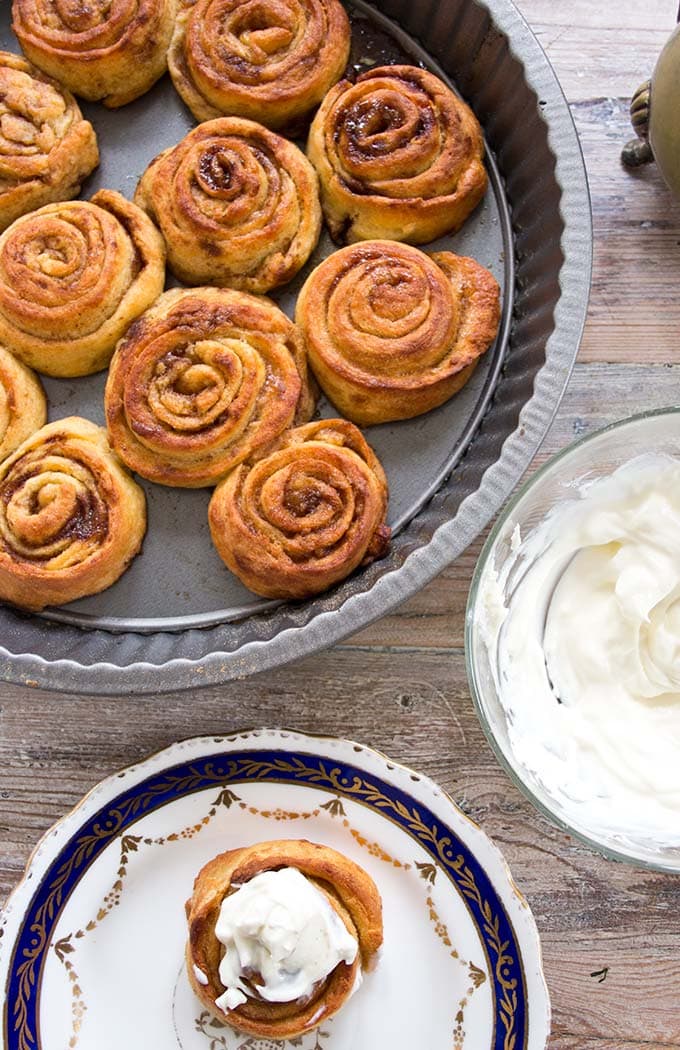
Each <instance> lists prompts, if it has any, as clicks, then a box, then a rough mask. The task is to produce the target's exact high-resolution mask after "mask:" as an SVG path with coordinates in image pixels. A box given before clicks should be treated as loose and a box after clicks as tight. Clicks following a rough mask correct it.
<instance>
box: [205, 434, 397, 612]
mask: <svg viewBox="0 0 680 1050" xmlns="http://www.w3.org/2000/svg"><path fill="white" fill-rule="evenodd" d="M386 509H387V481H386V479H385V474H384V472H383V469H382V467H381V465H380V463H379V461H378V459H377V457H376V456H375V453H374V452H373V451H372V449H371V448H370V447H369V446H368V445H367V444H366V442H365V441H364V439H363V437H362V436H361V432H360V431H359V430H357V428H356V427H355V426H353V424H352V423H348V422H347V420H345V419H322V420H319V421H318V422H315V423H307V424H306V425H305V426H301V427H296V428H295V429H293V430H290V431H288V432H287V433H286V434H284V435H283V436H282V437H281V438H280V439H279V440H278V441H277V442H276V444H275V445H274V446H273V447H272V448H271V449H269V450H266V451H265V452H263V453H262V454H261V456H260V457H259V458H256V457H252V458H251V459H250V460H249V461H248V462H247V463H242V464H241V465H240V466H238V467H237V468H236V469H235V470H234V471H232V472H231V474H229V475H228V476H227V477H226V478H225V479H224V481H222V482H220V484H219V485H218V486H217V488H216V489H215V491H214V493H213V496H212V499H211V500H210V507H209V511H208V515H209V521H210V532H211V535H212V539H213V543H214V544H215V546H216V548H217V551H218V554H219V555H220V557H221V558H222V560H223V561H224V563H225V565H226V566H227V567H228V568H229V569H231V571H232V572H233V573H234V574H235V575H236V576H238V578H239V579H240V580H241V581H242V582H243V583H245V585H246V587H249V588H250V590H251V591H255V593H256V594H261V595H263V596H264V597H265V598H307V597H309V596H310V595H312V594H318V593H319V592H321V591H325V590H327V589H328V588H329V587H331V586H332V585H333V584H334V583H337V582H338V581H339V580H343V579H344V578H345V577H346V576H348V575H349V574H350V573H351V572H353V570H354V569H356V568H357V566H358V565H361V564H367V563H368V562H370V561H373V560H374V559H375V558H381V557H383V556H384V555H385V554H386V552H387V546H388V542H389V536H390V530H389V528H388V527H387V526H386V525H385V512H386Z"/></svg>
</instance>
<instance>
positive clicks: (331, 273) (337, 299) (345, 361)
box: [296, 241, 500, 425]
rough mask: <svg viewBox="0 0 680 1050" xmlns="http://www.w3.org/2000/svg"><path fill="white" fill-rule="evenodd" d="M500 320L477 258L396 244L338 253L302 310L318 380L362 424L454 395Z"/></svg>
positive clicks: (494, 289)
mask: <svg viewBox="0 0 680 1050" xmlns="http://www.w3.org/2000/svg"><path fill="white" fill-rule="evenodd" d="M499 319H500V290H499V287H498V283H497V282H496V280H495V278H494V277H493V276H492V274H490V273H489V271H488V270H485V269H484V267H483V266H480V264H479V263H477V262H475V260H474V259H468V258H466V257H464V256H460V255H454V254H453V253H452V252H437V253H436V254H433V255H426V254H425V253H424V252H421V251H420V250H419V249H418V248H412V247H410V246H409V245H407V244H398V243H396V242H395V241H364V242H362V243H361V244H355V245H351V246H350V247H348V248H342V249H341V250H340V251H339V252H335V253H334V254H333V255H331V256H329V258H327V259H326V260H325V261H324V262H322V263H321V265H320V266H317V268H316V269H315V270H313V271H312V273H311V274H310V276H309V277H308V278H307V280H306V282H305V284H304V286H303V288H302V291H301V292H300V295H299V297H298V301H297V310H296V321H297V324H298V326H299V327H300V329H301V331H302V333H303V335H304V338H305V341H306V344H307V350H308V353H309V363H310V365H311V367H312V370H313V372H314V374H315V376H316V378H317V379H318V381H319V385H320V386H321V388H322V389H323V391H324V393H325V394H326V395H327V397H328V398H329V399H330V400H331V401H332V402H333V404H334V405H335V407H336V408H337V409H338V410H339V411H340V412H342V414H343V415H345V416H347V418H348V419H351V420H353V421H354V422H355V423H360V424H363V425H368V424H371V423H386V422H388V421H390V420H395V419H410V418H411V417H412V416H418V415H421V414H422V413H423V412H428V411H429V410H430V409H431V408H436V407H437V406H438V405H441V404H443V403H444V402H445V401H447V400H448V399H449V398H450V397H451V396H452V395H453V394H455V393H456V391H458V390H460V389H461V387H462V386H464V384H465V383H466V382H467V380H468V379H469V378H470V376H471V375H472V372H473V371H474V368H475V366H476V364H477V362H478V361H479V359H480V357H481V356H482V354H484V353H485V351H486V350H488V349H489V347H490V346H491V344H492V342H493V340H494V338H495V337H496V333H497V331H498V324H499Z"/></svg>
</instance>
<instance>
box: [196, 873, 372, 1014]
mask: <svg viewBox="0 0 680 1050" xmlns="http://www.w3.org/2000/svg"><path fill="white" fill-rule="evenodd" d="M215 936H216V937H217V939H218V941H220V943H221V944H223V945H224V947H225V953H224V956H223V958H222V961H221V963H220V968H219V976H220V981H221V982H222V984H223V985H224V988H225V991H224V993H223V994H222V995H221V996H219V998H218V999H216V1001H215V1002H216V1005H217V1007H218V1008H220V1009H222V1010H234V1009H236V1007H238V1006H240V1005H241V1004H242V1003H245V1002H246V1000H247V998H248V997H249V996H250V995H252V987H251V986H249V983H248V982H249V981H251V980H252V981H254V987H255V989H256V991H257V993H258V994H259V995H260V996H261V997H262V998H263V999H265V1000H267V1001H268V1002H273V1003H287V1002H294V1001H295V1000H297V999H305V998H308V997H309V996H311V995H312V993H313V991H314V986H315V985H316V984H317V983H318V982H319V981H322V980H324V978H326V977H327V976H328V975H329V974H330V973H331V972H332V971H333V970H334V969H335V967H336V966H337V965H338V964H339V963H346V964H348V965H350V964H351V963H353V962H354V960H355V959H356V956H357V952H358V944H357V941H356V938H355V937H353V936H352V934H351V933H350V932H349V931H348V930H347V928H346V927H345V924H344V923H343V921H342V919H341V918H340V917H339V915H338V914H337V913H336V912H335V910H334V909H333V908H332V907H331V904H330V903H329V901H328V899H327V898H326V897H325V895H324V894H323V893H322V892H321V890H319V889H317V887H316V886H315V885H314V884H313V883H312V882H310V880H309V879H307V878H306V877H305V876H304V875H303V874H302V873H301V872H300V871H298V870H297V869H296V868H280V869H278V870H277V871H265V872H262V873H261V874H259V875H256V876H254V877H253V878H252V879H250V880H249V881H248V882H246V883H243V885H241V886H239V887H238V889H236V891H235V892H234V893H230V894H229V895H228V896H227V897H225V898H224V900H223V901H222V905H221V907H220V913H219V917H218V919H217V922H216V924H215Z"/></svg>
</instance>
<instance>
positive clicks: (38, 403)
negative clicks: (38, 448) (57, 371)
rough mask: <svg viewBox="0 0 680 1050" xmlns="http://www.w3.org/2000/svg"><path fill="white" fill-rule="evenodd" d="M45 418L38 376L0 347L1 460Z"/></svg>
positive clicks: (45, 404)
mask: <svg viewBox="0 0 680 1050" xmlns="http://www.w3.org/2000/svg"><path fill="white" fill-rule="evenodd" d="M46 419H47V403H46V401H45V394H44V392H43V388H42V387H41V385H40V382H39V380H38V378H37V376H35V375H34V374H33V372H31V370H30V368H26V365H22V363H21V361H18V360H17V359H16V357H14V356H13V355H12V354H10V353H9V351H8V350H5V348H4V346H0V460H3V459H6V457H7V456H9V454H10V452H14V449H15V448H17V447H18V446H19V445H20V444H21V442H22V441H25V440H26V438H27V437H29V435H30V434H33V433H34V431H36V430H39V429H40V427H41V426H43V424H44V423H45V420H46Z"/></svg>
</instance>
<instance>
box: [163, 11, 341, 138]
mask: <svg viewBox="0 0 680 1050" xmlns="http://www.w3.org/2000/svg"><path fill="white" fill-rule="evenodd" d="M349 46H350V28H349V20H348V18H347V15H346V14H345V11H344V9H343V7H342V5H341V4H340V3H339V0H182V2H181V5H180V11H179V14H178V16H177V22H176V25H175V33H174V36H173V39H172V44H171V46H170V51H169V53H168V66H169V68H170V75H171V77H172V79H173V81H174V84H175V87H176V88H177V91H178V92H179V94H180V95H181V96H182V98H183V99H184V101H185V102H186V104H187V106H188V107H189V109H190V110H191V112H192V113H193V114H194V116H195V117H196V119H197V120H212V119H213V118H214V117H219V116H221V115H223V114H225V115H229V116H239V117H247V118H249V119H250V120H257V121H259V122H260V123H261V124H266V126H267V127H269V128H273V129H274V130H279V129H281V128H290V126H291V124H293V123H294V122H299V121H300V119H301V118H303V117H304V116H305V115H306V114H307V113H309V111H310V110H311V109H313V108H314V107H315V106H317V105H318V103H319V102H320V101H321V99H322V98H323V97H324V95H325V94H326V92H327V91H328V89H329V88H330V87H331V85H333V84H335V82H336V81H337V80H339V79H340V77H341V76H342V74H343V72H344V70H345V66H346V65H347V59H348V58H349Z"/></svg>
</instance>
